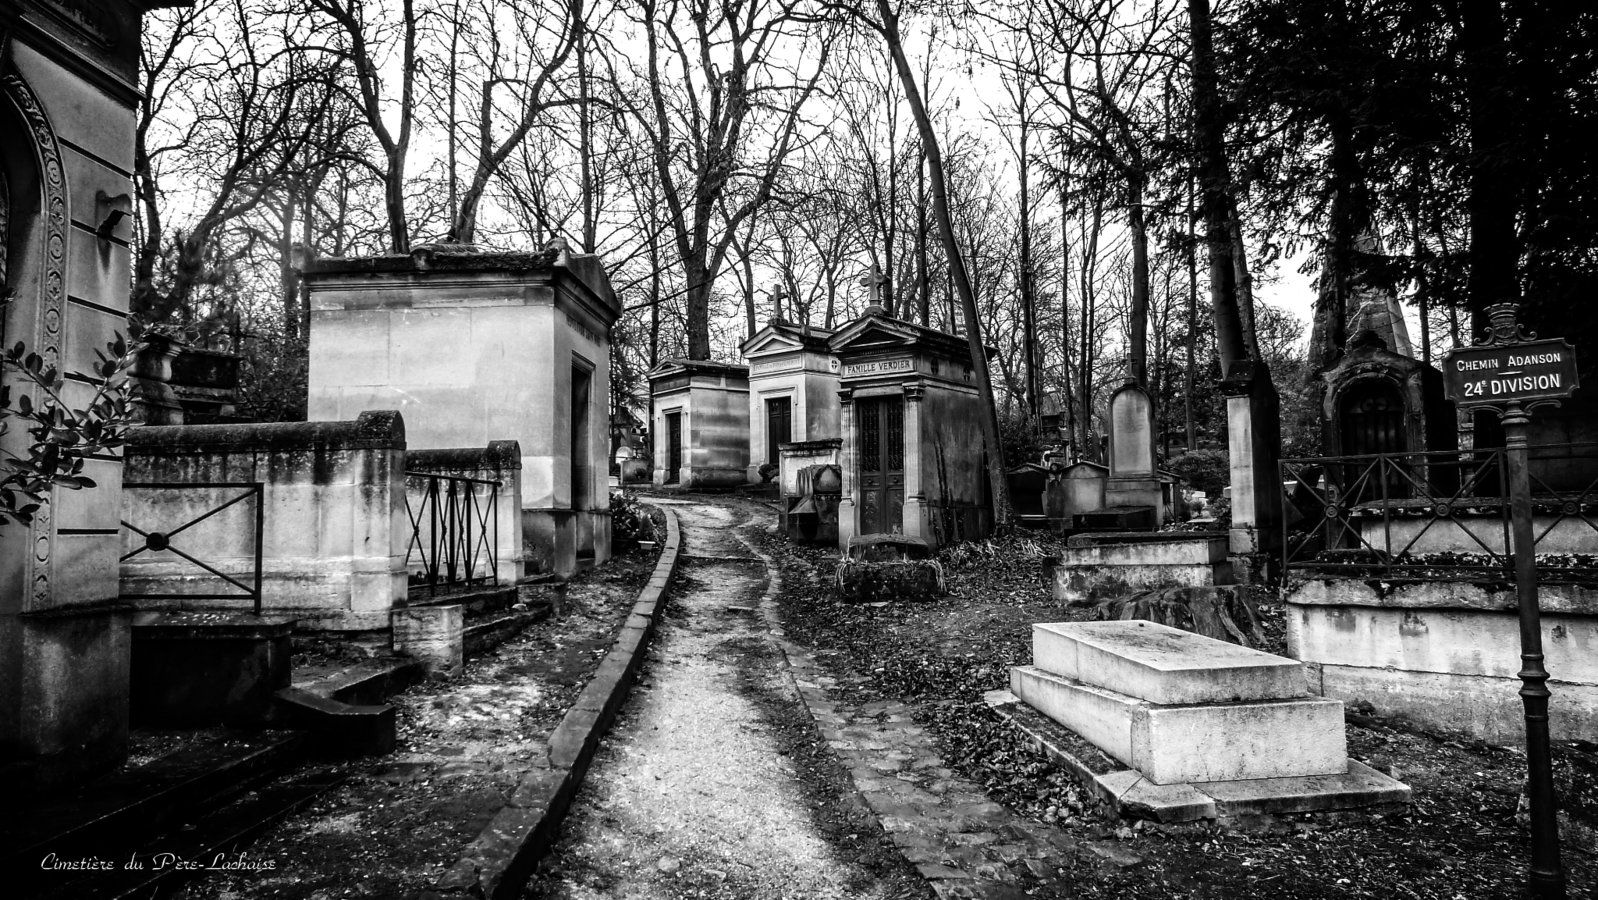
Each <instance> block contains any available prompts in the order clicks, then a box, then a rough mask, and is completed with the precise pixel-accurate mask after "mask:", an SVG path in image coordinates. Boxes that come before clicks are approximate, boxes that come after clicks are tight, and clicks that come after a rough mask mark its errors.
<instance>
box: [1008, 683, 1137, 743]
mask: <svg viewBox="0 0 1598 900" xmlns="http://www.w3.org/2000/svg"><path fill="white" fill-rule="evenodd" d="M1010 691H1011V692H1012V693H1014V694H1015V695H1016V696H1017V697H1020V698H1021V699H1022V700H1023V701H1025V702H1026V703H1027V704H1028V705H1030V706H1031V707H1032V708H1033V709H1036V710H1037V711H1038V712H1041V713H1043V714H1044V715H1046V716H1048V717H1049V718H1051V719H1053V720H1054V721H1056V722H1059V723H1060V724H1061V725H1064V726H1065V727H1067V728H1069V729H1071V730H1072V731H1074V732H1076V733H1077V734H1080V735H1081V736H1082V737H1084V738H1087V739H1088V741H1090V742H1091V743H1092V744H1093V746H1095V747H1098V748H1099V749H1100V750H1102V751H1104V752H1105V753H1107V754H1109V755H1110V756H1113V757H1115V758H1116V759H1118V760H1120V761H1121V762H1123V763H1126V764H1127V765H1133V762H1132V759H1133V757H1132V717H1133V715H1134V714H1135V713H1136V710H1137V707H1138V706H1139V705H1141V704H1140V702H1139V701H1138V700H1136V699H1135V698H1132V697H1128V696H1127V695H1125V694H1118V693H1116V692H1114V691H1108V690H1104V689H1102V688H1095V687H1091V686H1089V685H1086V684H1083V683H1081V682H1079V681H1072V680H1070V679H1067V678H1062V677H1060V676H1058V675H1054V674H1051V673H1049V672H1045V671H1044V670H1042V669H1039V668H1037V667H1036V666H1014V667H1012V668H1011V669H1010Z"/></svg>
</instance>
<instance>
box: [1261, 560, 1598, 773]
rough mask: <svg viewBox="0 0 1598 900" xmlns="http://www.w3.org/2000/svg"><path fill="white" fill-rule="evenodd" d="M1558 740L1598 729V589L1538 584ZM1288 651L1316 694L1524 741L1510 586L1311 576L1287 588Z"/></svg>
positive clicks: (1434, 724) (1503, 740) (1496, 739)
mask: <svg viewBox="0 0 1598 900" xmlns="http://www.w3.org/2000/svg"><path fill="white" fill-rule="evenodd" d="M1539 593H1540V601H1541V602H1540V605H1541V607H1542V610H1543V614H1542V629H1543V652H1544V654H1545V657H1546V666H1547V669H1548V673H1549V675H1550V676H1551V680H1550V681H1549V683H1548V689H1549V691H1550V692H1551V693H1552V695H1553V696H1552V699H1551V700H1550V702H1549V727H1550V729H1551V731H1552V733H1553V736H1554V737H1555V738H1556V739H1561V740H1563V739H1576V738H1581V739H1585V740H1591V739H1592V737H1593V735H1594V734H1598V590H1594V589H1592V588H1584V587H1577V586H1571V585H1552V584H1548V585H1542V586H1541V587H1540V589H1539ZM1287 604H1288V605H1287V641H1288V649H1289V653H1290V655H1292V656H1295V657H1297V658H1298V659H1300V660H1303V661H1304V663H1305V667H1306V672H1307V674H1308V676H1309V682H1310V690H1311V691H1313V692H1314V693H1317V694H1321V695H1323V696H1327V697H1334V698H1337V699H1340V700H1344V701H1348V702H1357V701H1364V702H1367V703H1370V704H1371V705H1372V706H1373V707H1375V709H1376V711H1377V712H1379V713H1381V714H1384V715H1394V716H1400V717H1403V718H1407V719H1410V720H1412V721H1414V722H1417V723H1419V724H1421V725H1423V726H1425V727H1428V728H1433V729H1438V730H1442V731H1449V732H1462V733H1465V734H1469V735H1471V736H1474V737H1477V738H1480V739H1482V740H1485V741H1488V742H1490V743H1494V744H1503V745H1507V746H1519V745H1520V744H1521V742H1522V741H1523V739H1524V734H1525V726H1524V719H1523V715H1524V712H1523V708H1522V705H1521V700H1520V695H1519V693H1518V692H1519V690H1520V685H1521V682H1520V679H1519V678H1518V677H1516V673H1517V672H1519V671H1520V619H1519V616H1518V615H1517V612H1516V608H1517V607H1516V594H1515V590H1514V588H1513V587H1509V586H1504V587H1490V586H1483V585H1475V584H1465V583H1460V582H1431V583H1419V584H1387V585H1383V584H1382V583H1380V582H1374V583H1373V582H1365V581H1358V580H1354V579H1346V578H1324V579H1313V580H1309V581H1305V582H1302V583H1300V584H1298V585H1296V586H1294V587H1293V588H1292V589H1291V590H1290V591H1289V593H1288V595H1287Z"/></svg>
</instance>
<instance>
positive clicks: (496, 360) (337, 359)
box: [302, 242, 621, 574]
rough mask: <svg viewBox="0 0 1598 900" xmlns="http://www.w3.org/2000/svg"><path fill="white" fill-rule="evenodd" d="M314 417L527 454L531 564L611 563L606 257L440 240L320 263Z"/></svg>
mask: <svg viewBox="0 0 1598 900" xmlns="http://www.w3.org/2000/svg"><path fill="white" fill-rule="evenodd" d="M302 274H303V277H304V280H305V284H306V286H307V288H308V289H309V291H310V306H311V346H310V376H309V381H310V390H309V395H310V396H309V408H308V412H309V418H310V420H311V421H337V420H342V419H353V418H354V417H355V416H356V415H358V414H359V413H360V412H362V411H364V410H368V409H392V410H398V411H399V412H401V413H402V414H403V415H404V417H405V423H406V437H407V441H408V443H409V446H410V447H411V448H412V449H415V450H444V449H452V448H458V447H463V446H471V447H483V446H487V445H488V444H489V442H490V441H497V440H515V441H516V442H518V444H519V445H520V448H521V454H522V458H521V463H522V468H521V472H522V496H521V510H522V534H523V540H524V541H525V554H524V555H525V559H526V560H527V563H528V565H529V566H530V567H532V568H533V569H535V570H536V571H547V572H554V573H557V574H570V573H572V572H574V571H576V570H577V569H578V568H579V567H581V566H585V565H589V564H596V563H602V562H604V561H605V560H607V559H609V558H610V492H609V488H608V485H607V478H606V473H607V472H609V469H610V466H609V450H610V435H609V431H610V429H609V417H608V416H607V414H606V406H607V403H608V400H609V397H610V326H611V324H612V323H613V322H615V320H616V317H617V316H618V315H620V313H621V305H620V304H619V303H618V302H617V300H616V298H615V295H614V294H612V293H611V289H610V278H609V277H608V276H607V275H606V274H605V269H604V266H603V264H602V263H601V261H600V259H599V258H598V257H597V256H587V255H581V254H574V253H571V252H570V251H569V250H568V249H567V248H566V247H565V246H564V242H557V243H555V244H553V245H551V246H550V247H549V248H548V249H546V250H545V251H544V252H542V253H489V252H480V251H478V250H476V249H475V248H473V247H470V246H465V245H459V244H434V245H426V246H422V247H418V248H416V249H415V250H414V251H412V252H411V253H410V254H408V255H402V256H375V257H364V258H355V257H352V258H347V259H345V258H327V259H312V260H308V261H306V262H305V263H304V268H303V270H302Z"/></svg>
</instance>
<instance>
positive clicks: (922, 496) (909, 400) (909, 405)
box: [900, 384, 936, 543]
mask: <svg viewBox="0 0 1598 900" xmlns="http://www.w3.org/2000/svg"><path fill="white" fill-rule="evenodd" d="M926 395H927V389H926V387H925V386H924V385H920V384H906V385H905V386H904V510H903V511H902V513H901V514H900V515H901V518H902V520H903V522H904V533H905V534H907V535H909V536H911V537H918V538H921V539H922V540H926V541H929V542H932V543H936V542H935V541H932V539H931V536H930V535H929V534H928V532H929V531H930V530H931V529H930V527H929V524H930V523H928V522H927V515H926V514H927V509H926V506H927V495H926V492H925V490H924V487H925V486H924V485H923V484H922V481H921V476H922V474H923V469H922V466H921V448H922V446H924V445H925V443H926V441H925V440H923V438H922V434H921V401H922V399H924V398H925V397H926Z"/></svg>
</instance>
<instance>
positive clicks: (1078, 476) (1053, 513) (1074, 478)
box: [1044, 460, 1110, 530]
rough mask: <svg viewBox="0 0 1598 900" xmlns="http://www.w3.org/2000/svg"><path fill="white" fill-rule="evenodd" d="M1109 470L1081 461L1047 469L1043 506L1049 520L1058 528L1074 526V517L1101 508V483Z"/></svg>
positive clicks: (1106, 479)
mask: <svg viewBox="0 0 1598 900" xmlns="http://www.w3.org/2000/svg"><path fill="white" fill-rule="evenodd" d="M1109 477H1110V470H1109V469H1108V468H1106V467H1105V466H1102V465H1100V464H1099V463H1096V462H1092V461H1089V460H1080V461H1078V462H1074V463H1071V464H1069V465H1056V466H1054V467H1052V468H1051V469H1050V472H1049V482H1048V485H1047V487H1046V489H1045V500H1044V503H1045V506H1046V508H1047V513H1048V516H1049V519H1050V521H1052V522H1054V523H1055V527H1056V528H1058V529H1060V530H1069V529H1072V528H1075V527H1076V517H1077V516H1080V515H1082V514H1083V513H1088V512H1092V511H1093V510H1096V509H1103V508H1104V486H1105V483H1106V482H1107V481H1108V480H1109Z"/></svg>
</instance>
